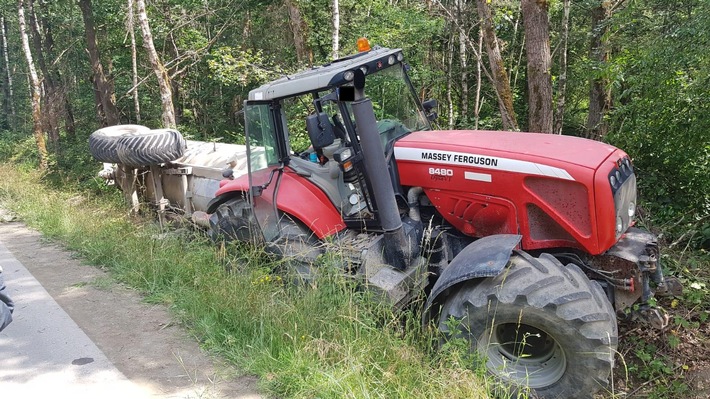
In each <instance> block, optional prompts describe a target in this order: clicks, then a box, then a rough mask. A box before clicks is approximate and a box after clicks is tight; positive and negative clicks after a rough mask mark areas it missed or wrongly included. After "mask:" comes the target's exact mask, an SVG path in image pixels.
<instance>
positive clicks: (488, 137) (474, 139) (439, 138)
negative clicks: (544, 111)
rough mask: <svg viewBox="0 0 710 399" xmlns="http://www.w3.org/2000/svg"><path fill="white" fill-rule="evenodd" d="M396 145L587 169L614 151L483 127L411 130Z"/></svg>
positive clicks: (577, 140) (589, 142) (578, 141)
mask: <svg viewBox="0 0 710 399" xmlns="http://www.w3.org/2000/svg"><path fill="white" fill-rule="evenodd" d="M395 147H399V148H406V147H411V148H421V149H431V150H440V151H453V152H460V153H470V154H476V155H488V156H500V157H508V158H514V159H520V160H530V161H534V160H537V161H541V160H543V159H549V160H554V161H553V162H551V163H552V164H557V163H558V162H562V163H565V164H571V165H578V166H581V167H585V168H590V169H596V168H597V167H598V166H599V165H600V164H601V163H602V162H603V161H604V160H605V159H607V158H608V157H609V155H611V154H612V153H613V152H614V151H616V150H617V149H616V148H615V147H613V146H611V145H608V144H604V143H600V142H598V141H594V140H587V139H583V138H579V137H572V136H561V135H556V134H542V133H520V132H503V131H485V130H435V131H423V132H412V133H410V134H408V135H407V136H405V137H403V138H402V139H400V140H398V141H397V143H396V145H395ZM513 154H516V155H515V156H513ZM555 161H556V162H555Z"/></svg>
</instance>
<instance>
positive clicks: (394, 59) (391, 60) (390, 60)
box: [387, 54, 397, 65]
mask: <svg viewBox="0 0 710 399" xmlns="http://www.w3.org/2000/svg"><path fill="white" fill-rule="evenodd" d="M396 60H397V59H396V58H395V56H394V54H393V55H390V56H389V57H387V63H388V64H390V65H394V62H395V61H396Z"/></svg>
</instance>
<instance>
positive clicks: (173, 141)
mask: <svg viewBox="0 0 710 399" xmlns="http://www.w3.org/2000/svg"><path fill="white" fill-rule="evenodd" d="M185 147H186V143H185V139H184V138H183V137H182V134H180V132H178V131H177V130H173V129H153V130H150V131H148V132H141V133H138V134H127V135H123V136H122V137H121V138H120V139H119V141H118V146H117V147H116V153H117V155H118V159H119V161H120V163H122V164H124V165H127V166H132V167H141V166H148V165H156V164H160V163H164V162H170V161H174V160H176V159H178V158H180V157H181V156H182V155H183V154H184V153H185Z"/></svg>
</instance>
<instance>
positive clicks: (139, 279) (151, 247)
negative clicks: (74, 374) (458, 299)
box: [0, 164, 488, 398]
mask: <svg viewBox="0 0 710 399" xmlns="http://www.w3.org/2000/svg"><path fill="white" fill-rule="evenodd" d="M0 175H1V176H3V178H2V180H0V206H2V207H5V208H9V209H11V210H12V211H14V212H16V213H17V214H18V215H19V216H20V217H21V219H22V220H23V221H24V222H25V223H26V224H28V225H29V226H31V227H34V228H36V229H38V230H40V231H41V232H42V233H43V234H44V236H45V237H48V238H50V239H53V240H56V241H59V242H61V243H63V244H64V245H65V246H66V247H67V249H69V250H71V251H74V252H75V253H77V254H78V255H80V256H81V257H82V258H83V259H85V260H86V262H88V263H90V264H93V265H96V266H99V267H102V268H106V269H108V270H109V271H110V272H111V273H112V275H113V276H114V278H116V279H117V280H118V281H120V282H123V283H125V284H127V285H130V286H132V287H134V288H136V289H138V290H139V291H141V292H143V293H144V295H145V299H146V300H147V301H150V302H155V303H161V304H166V305H168V306H169V307H170V308H171V309H172V311H173V312H174V314H175V315H176V317H177V318H179V319H180V320H181V321H182V322H183V323H184V324H185V325H186V326H188V328H189V329H190V330H191V331H192V332H193V334H194V335H195V336H196V337H197V338H198V339H199V340H200V341H201V343H202V344H203V346H204V347H205V348H206V349H208V350H210V351H212V352H214V353H217V354H219V355H221V356H223V357H224V358H226V359H228V360H230V361H231V362H233V363H234V364H235V365H237V366H238V367H239V368H240V369H241V370H243V371H244V372H246V373H252V374H256V375H258V376H259V377H260V385H261V387H262V389H264V390H265V391H266V392H267V393H269V394H271V395H274V396H277V397H289V398H314V397H318V398H344V397H350V398H366V397H381V398H398V397H400V398H432V397H440V396H441V397H451V398H485V397H488V387H487V386H486V385H487V383H486V382H485V381H484V380H482V379H480V375H481V372H480V370H479V371H476V370H471V368H472V367H471V366H470V365H468V364H462V363H461V356H460V353H458V352H457V351H444V352H441V353H436V352H435V351H433V350H432V346H433V345H432V342H435V340H436V337H435V336H434V333H433V332H432V333H427V332H422V329H421V324H420V322H419V318H418V317H417V315H416V314H417V312H416V311H414V310H412V311H405V312H398V313H394V312H393V311H392V310H391V309H389V308H388V307H386V306H383V305H381V304H379V303H378V302H377V301H375V300H373V299H372V298H370V297H369V295H368V294H367V292H365V291H362V290H360V289H358V288H357V287H356V286H355V285H354V284H353V283H352V282H351V281H349V280H348V279H346V278H344V277H343V276H342V275H340V274H339V273H329V272H328V270H329V268H327V267H324V268H321V270H324V272H323V274H322V275H320V276H319V277H318V278H317V279H316V280H314V281H315V282H312V283H310V284H301V285H294V284H290V283H287V282H285V280H288V278H287V277H282V276H283V275H282V274H276V273H274V270H277V269H279V267H278V266H279V265H278V264H277V263H276V262H277V261H275V260H273V259H271V258H269V257H268V256H266V255H265V253H264V252H263V251H261V250H259V249H258V248H254V247H251V246H246V245H244V246H227V247H224V248H221V249H219V248H218V249H215V246H214V245H213V244H212V243H210V242H208V240H207V239H206V238H205V236H204V235H203V234H202V233H200V232H198V231H194V230H191V229H186V228H177V229H173V230H171V232H169V233H165V232H161V231H160V230H159V228H158V227H157V226H156V224H155V223H152V222H150V221H148V220H137V219H135V218H133V219H132V218H131V217H129V216H128V214H127V212H126V211H125V208H123V207H122V206H121V202H120V198H119V196H106V195H100V196H99V195H96V193H95V192H93V191H91V190H89V191H84V192H83V194H79V193H77V192H73V191H71V190H67V189H65V190H59V191H58V190H52V189H47V188H46V186H45V184H43V182H42V177H41V176H40V175H39V174H37V173H36V172H33V171H19V170H18V169H17V167H16V166H9V165H3V164H0ZM326 261H327V260H326Z"/></svg>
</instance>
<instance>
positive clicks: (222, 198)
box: [205, 191, 246, 214]
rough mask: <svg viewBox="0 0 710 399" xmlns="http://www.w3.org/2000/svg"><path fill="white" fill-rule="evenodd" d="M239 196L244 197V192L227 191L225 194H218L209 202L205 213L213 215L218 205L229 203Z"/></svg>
mask: <svg viewBox="0 0 710 399" xmlns="http://www.w3.org/2000/svg"><path fill="white" fill-rule="evenodd" d="M239 196H245V197H246V193H245V192H244V191H227V192H226V193H223V194H220V195H218V196H216V197H214V198H212V199H211V200H210V202H208V203H207V210H206V211H205V212H207V213H209V214H213V213H214V211H216V210H217V208H219V206H220V205H222V204H224V203H225V202H227V201H229V200H230V199H232V198H235V197H239Z"/></svg>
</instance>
